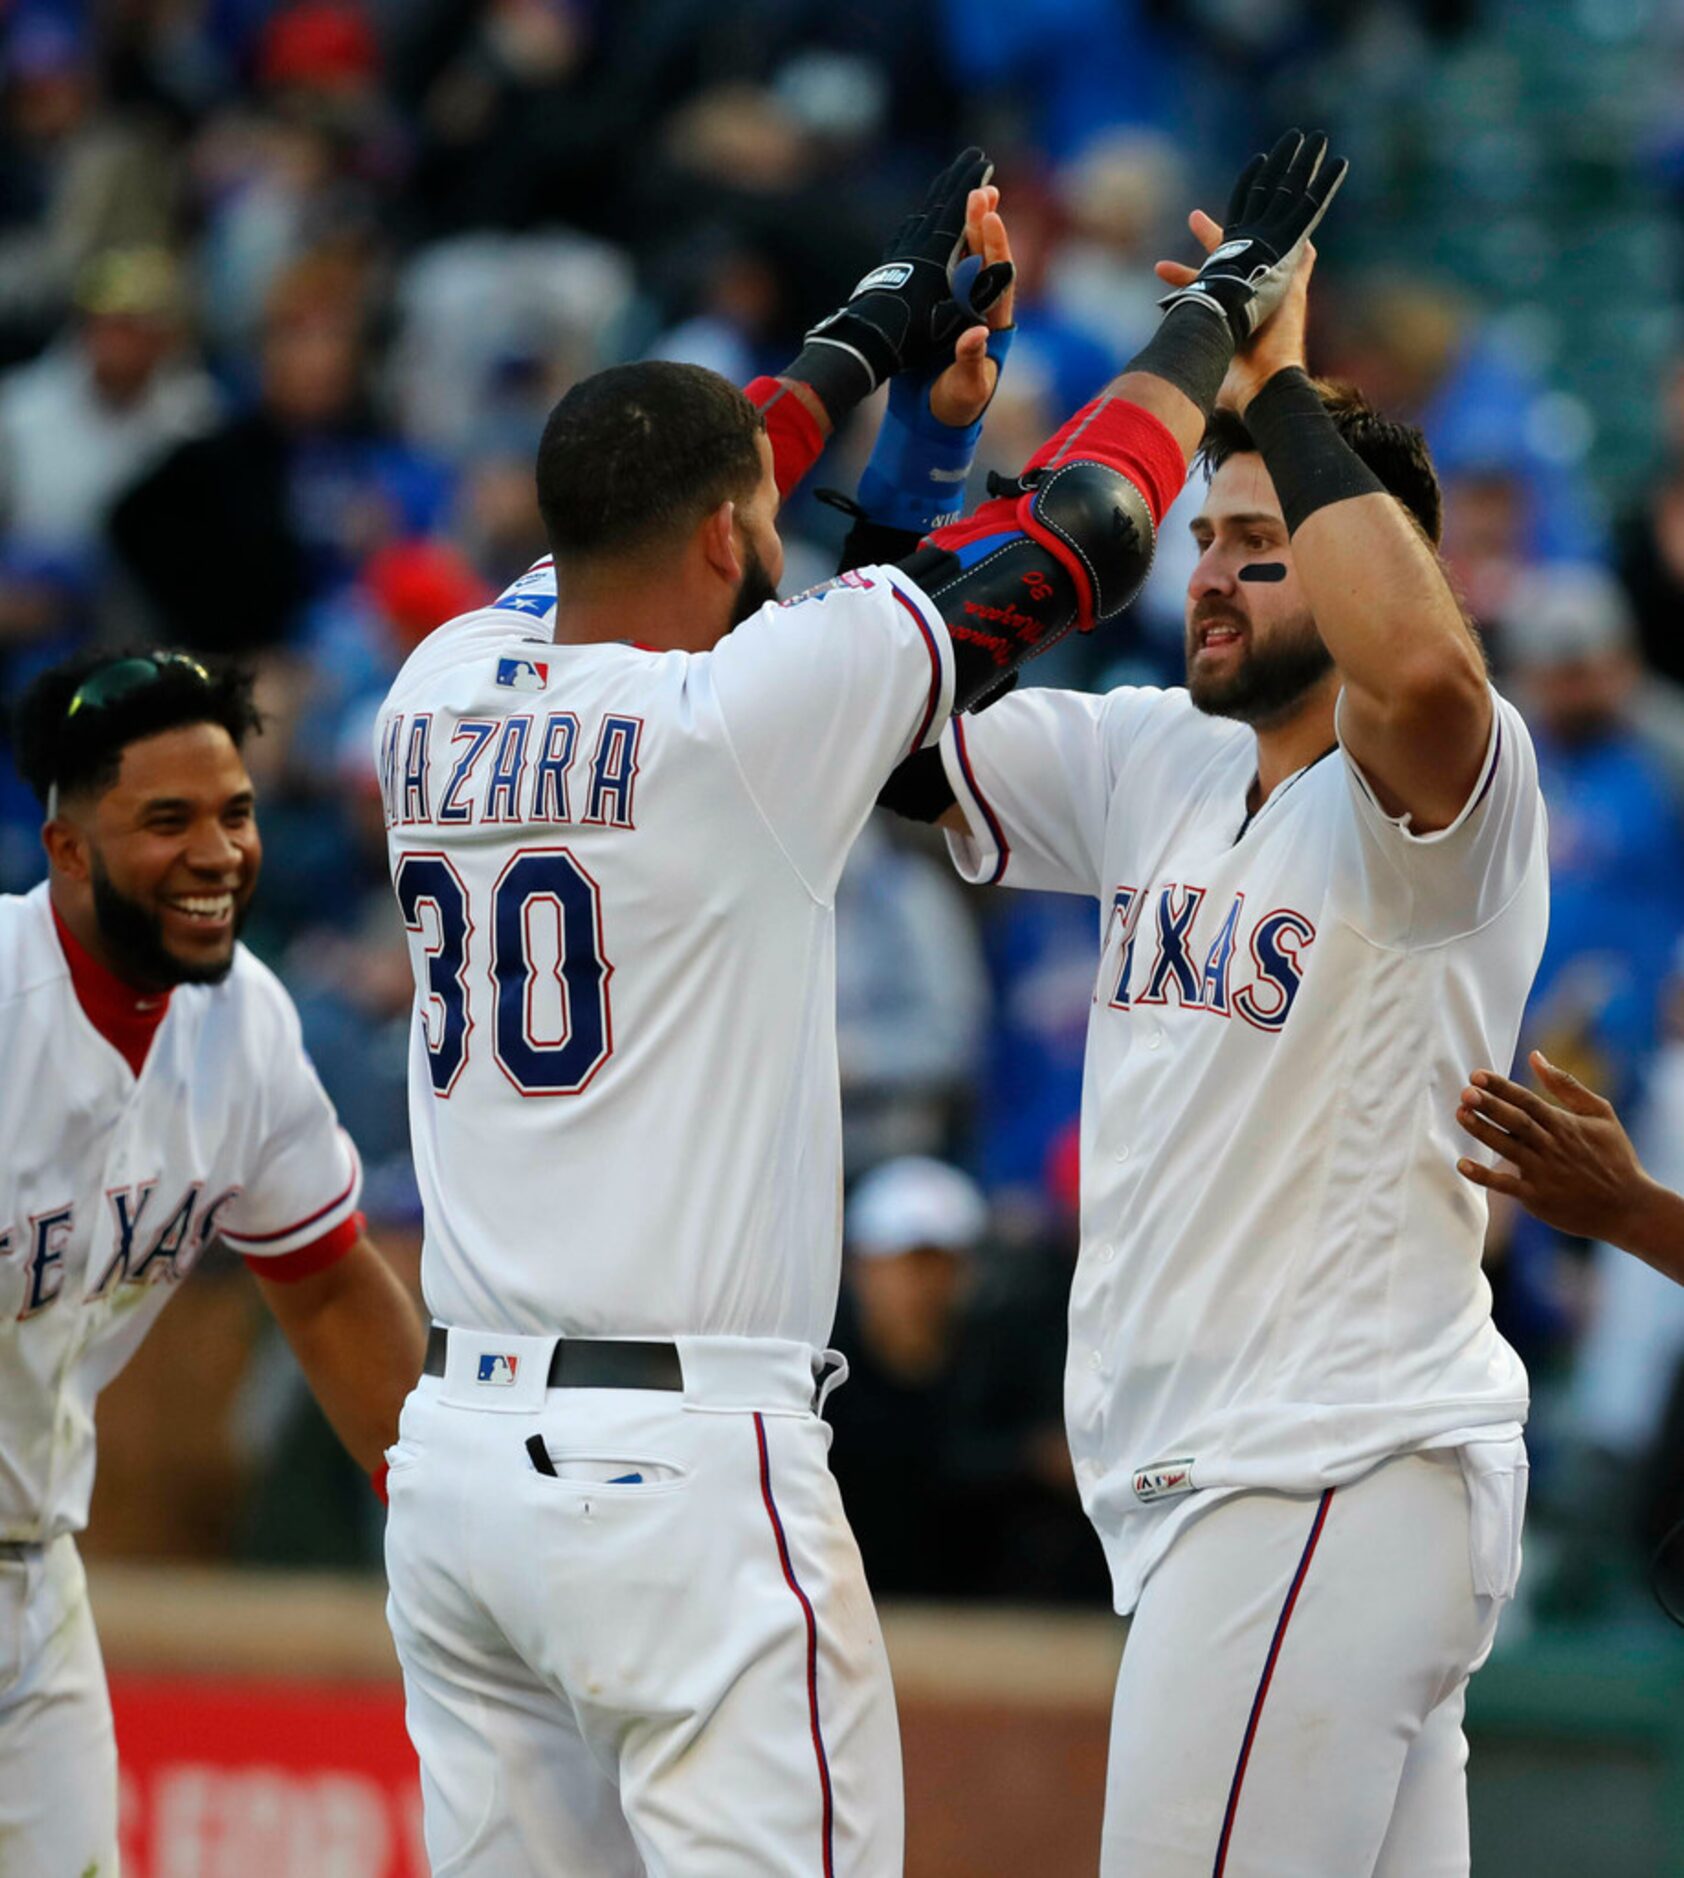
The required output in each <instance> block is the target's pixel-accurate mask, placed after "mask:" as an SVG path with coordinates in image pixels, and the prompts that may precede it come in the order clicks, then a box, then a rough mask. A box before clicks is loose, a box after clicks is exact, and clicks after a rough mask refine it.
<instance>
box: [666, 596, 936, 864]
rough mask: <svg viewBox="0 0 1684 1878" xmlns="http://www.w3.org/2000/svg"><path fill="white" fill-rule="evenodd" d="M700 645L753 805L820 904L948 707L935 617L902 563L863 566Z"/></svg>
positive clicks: (933, 734)
mask: <svg viewBox="0 0 1684 1878" xmlns="http://www.w3.org/2000/svg"><path fill="white" fill-rule="evenodd" d="M703 656H704V657H706V659H707V660H708V665H709V671H710V676H711V681H712V686H713V692H714V697H715V700H716V702H717V705H718V709H719V713H720V716H721V718H722V720H723V722H724V726H725V732H726V736H727V738H728V740H729V742H730V745H731V748H732V751H733V753H734V755H735V757H736V760H737V766H738V769H739V771H740V772H741V774H742V778H743V782H744V784H745V786H746V787H747V789H748V792H749V794H750V796H751V797H752V798H753V800H754V803H755V806H756V807H757V808H758V809H759V811H760V814H761V816H762V817H763V818H764V820H765V821H766V824H767V826H768V827H769V828H770V829H771V830H772V833H773V835H774V836H775V837H776V839H777V841H778V843H779V845H780V846H781V847H782V849H783V851H784V853H785V854H786V855H787V856H788V858H789V860H790V862H791V864H792V865H793V867H794V868H795V870H796V872H797V874H799V875H800V877H801V879H802V881H803V882H804V883H805V885H806V886H807V888H808V891H809V892H811V893H813V894H815V895H816V896H817V897H818V898H820V899H822V900H826V901H828V900H829V899H830V898H831V896H832V895H833V894H834V892H835V890H836V882H837V879H838V878H839V877H840V875H841V872H842V863H843V861H844V860H845V859H846V858H847V853H848V850H849V848H851V847H852V846H853V843H854V839H855V837H856V836H857V835H858V834H859V831H860V828H861V826H862V825H863V824H864V821H865V818H866V816H867V815H868V814H869V813H870V810H871V806H872V804H873V802H874V801H875V800H876V796H877V791H878V790H879V789H880V788H882V786H883V783H884V782H885V780H886V779H887V777H888V775H889V772H890V771H891V770H892V769H893V768H894V767H895V765H896V764H897V763H899V762H900V761H901V760H902V758H904V757H906V756H907V755H909V754H910V753H911V752H912V751H914V750H917V749H922V748H924V747H925V746H926V745H928V744H933V743H934V742H935V741H936V739H937V738H938V737H939V736H940V734H941V728H942V725H943V724H945V723H946V721H947V716H948V713H949V711H950V710H951V709H952V706H953V646H952V642H951V641H950V640H949V638H948V633H947V627H946V626H945V624H944V623H943V621H942V618H941V615H940V614H939V613H937V612H936V610H935V609H934V607H932V606H931V605H930V603H929V601H928V600H927V599H926V598H925V596H924V595H923V594H922V593H921V592H920V591H919V589H918V588H917V586H916V585H915V584H914V583H913V582H912V581H910V580H908V579H907V578H906V576H905V575H903V574H902V573H900V572H899V570H898V569H894V568H884V567H872V568H861V569H856V570H854V571H853V572H851V573H847V574H842V575H838V576H837V578H836V579H834V580H830V581H826V582H825V583H824V584H823V585H822V586H818V587H815V588H813V589H812V590H811V591H810V592H808V593H803V594H797V595H796V596H795V598H794V599H792V600H786V601H784V602H783V603H782V604H781V605H769V606H765V607H762V608H761V610H760V611H759V612H758V613H756V614H754V615H753V616H752V617H751V618H749V619H747V620H745V621H744V622H743V623H742V624H741V625H740V626H738V627H737V629H736V630H735V631H734V632H732V633H729V634H727V635H726V637H725V638H724V639H722V640H721V641H720V642H719V644H718V645H717V646H716V647H715V648H714V650H713V651H712V652H711V653H708V654H705V655H703Z"/></svg>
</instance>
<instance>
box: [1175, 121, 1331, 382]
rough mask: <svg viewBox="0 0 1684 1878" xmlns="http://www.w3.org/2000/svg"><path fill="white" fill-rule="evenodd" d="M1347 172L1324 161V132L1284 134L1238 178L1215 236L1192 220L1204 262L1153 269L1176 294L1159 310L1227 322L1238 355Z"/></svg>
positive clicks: (1280, 296)
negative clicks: (1185, 308)
mask: <svg viewBox="0 0 1684 1878" xmlns="http://www.w3.org/2000/svg"><path fill="white" fill-rule="evenodd" d="M1349 168H1350V165H1349V164H1348V163H1347V162H1346V160H1345V159H1344V158H1343V157H1332V158H1330V157H1329V156H1328V154H1327V137H1326V136H1325V134H1324V133H1323V132H1321V131H1316V132H1315V133H1313V134H1312V135H1311V136H1309V137H1306V136H1305V135H1304V134H1303V132H1302V131H1296V130H1289V131H1288V132H1287V133H1286V135H1285V136H1283V137H1282V138H1281V139H1280V140H1279V142H1277V143H1276V145H1275V147H1274V149H1273V150H1271V151H1270V152H1269V154H1268V155H1267V156H1261V155H1260V156H1254V157H1253V158H1252V159H1251V161H1250V162H1249V163H1248V164H1247V165H1246V166H1245V168H1244V169H1243V170H1242V171H1241V172H1240V176H1239V180H1238V181H1237V182H1236V183H1235V184H1234V189H1233V193H1232V195H1231V196H1230V197H1229V200H1228V214H1227V217H1226V219H1225V221H1224V222H1223V224H1222V226H1221V227H1220V228H1218V227H1217V225H1216V223H1214V222H1213V221H1211V219H1210V217H1209V216H1208V215H1202V214H1196V215H1195V216H1194V217H1193V218H1192V222H1193V232H1194V233H1195V234H1196V235H1197V236H1198V237H1199V239H1200V241H1201V242H1202V244H1203V245H1204V247H1205V250H1206V252H1207V255H1208V257H1209V258H1208V259H1207V260H1206V261H1205V264H1204V266H1203V267H1201V268H1199V269H1197V270H1196V271H1195V270H1194V269H1192V268H1189V267H1183V266H1182V265H1181V264H1180V263H1178V262H1160V263H1159V265H1158V275H1159V277H1160V279H1162V280H1163V281H1165V282H1166V283H1167V284H1168V285H1170V286H1172V287H1174V288H1175V289H1176V291H1175V292H1174V293H1172V294H1169V295H1168V296H1167V297H1166V298H1165V299H1164V300H1163V301H1162V303H1161V304H1162V305H1163V306H1164V308H1165V309H1166V310H1167V309H1168V308H1170V307H1172V306H1181V305H1184V304H1187V303H1192V304H1194V305H1197V306H1202V307H1205V308H1207V309H1208V310H1209V311H1210V312H1212V313H1213V314H1215V315H1216V317H1217V318H1219V319H1223V320H1226V321H1227V323H1228V328H1229V330H1230V331H1231V332H1232V333H1233V335H1234V344H1235V346H1236V347H1237V348H1243V347H1244V346H1245V345H1246V344H1247V343H1248V342H1249V341H1250V339H1251V336H1252V335H1253V334H1254V333H1255V332H1256V331H1257V329H1258V328H1259V327H1260V326H1261V325H1262V324H1263V323H1264V322H1265V321H1266V320H1267V319H1268V318H1269V316H1270V315H1271V314H1272V313H1274V312H1275V310H1276V309H1277V308H1278V307H1279V306H1280V304H1281V302H1282V301H1283V300H1284V299H1285V298H1286V293H1287V288H1288V286H1289V285H1290V283H1291V281H1292V279H1293V275H1294V273H1295V271H1296V269H1297V267H1298V264H1299V261H1300V259H1301V258H1302V256H1303V254H1304V250H1305V247H1306V245H1307V244H1308V242H1309V239H1310V236H1311V234H1312V233H1313V232H1314V231H1315V228H1316V225H1317V224H1318V223H1319V222H1320V221H1321V218H1322V217H1323V216H1324V215H1325V214H1326V213H1327V211H1328V206H1329V205H1330V204H1331V202H1332V201H1333V198H1334V196H1335V195H1336V194H1337V193H1338V191H1339V185H1340V184H1341V183H1342V182H1344V180H1345V173H1346V171H1347V170H1348V169H1349Z"/></svg>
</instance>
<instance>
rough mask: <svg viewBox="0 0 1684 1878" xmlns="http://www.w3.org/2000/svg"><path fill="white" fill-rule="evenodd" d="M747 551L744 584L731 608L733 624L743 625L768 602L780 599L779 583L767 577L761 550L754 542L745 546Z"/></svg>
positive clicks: (748, 542)
mask: <svg viewBox="0 0 1684 1878" xmlns="http://www.w3.org/2000/svg"><path fill="white" fill-rule="evenodd" d="M743 545H744V547H745V548H746V549H747V551H748V552H747V559H746V561H745V562H744V566H743V578H742V584H741V585H740V586H739V587H738V588H737V597H736V599H735V601H734V602H733V603H732V606H731V624H732V625H733V626H740V625H742V623H743V621H744V620H745V619H747V618H749V616H750V615H751V614H754V613H758V612H759V611H760V609H761V608H762V607H763V606H764V605H765V604H766V602H767V601H768V600H775V599H777V597H778V583H777V582H776V581H775V580H769V579H768V578H767V577H766V563H765V562H764V561H763V560H761V558H760V550H759V549H758V548H756V547H755V545H754V543H753V542H752V541H745V543H744V544H743Z"/></svg>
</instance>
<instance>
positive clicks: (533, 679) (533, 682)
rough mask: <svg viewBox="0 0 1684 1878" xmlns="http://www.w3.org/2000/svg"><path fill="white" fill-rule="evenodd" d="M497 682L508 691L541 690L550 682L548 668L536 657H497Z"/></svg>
mask: <svg viewBox="0 0 1684 1878" xmlns="http://www.w3.org/2000/svg"><path fill="white" fill-rule="evenodd" d="M497 682H498V684H500V685H502V686H504V687H505V688H506V689H507V690H509V691H542V690H543V689H544V687H545V686H546V685H547V684H548V683H549V682H550V668H549V666H548V665H545V664H542V663H541V662H540V661H539V660H537V659H499V660H498V661H497Z"/></svg>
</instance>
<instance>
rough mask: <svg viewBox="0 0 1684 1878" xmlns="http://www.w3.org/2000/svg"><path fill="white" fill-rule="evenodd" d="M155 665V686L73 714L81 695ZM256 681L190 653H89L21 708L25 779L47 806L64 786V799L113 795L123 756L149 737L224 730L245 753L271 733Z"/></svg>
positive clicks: (37, 685) (137, 687) (16, 724)
mask: <svg viewBox="0 0 1684 1878" xmlns="http://www.w3.org/2000/svg"><path fill="white" fill-rule="evenodd" d="M126 663H133V664H135V665H136V666H137V668H138V667H139V666H140V665H142V664H149V665H151V666H152V668H153V675H152V676H151V677H150V678H148V677H146V676H145V674H144V673H142V672H140V671H138V669H137V671H136V673H135V677H134V682H133V683H132V684H131V685H129V686H128V687H126V688H123V689H121V690H119V691H114V692H113V694H112V695H111V696H110V698H109V700H101V699H99V697H98V692H97V687H94V692H95V695H94V697H92V698H87V699H85V700H84V702H83V703H82V704H81V705H79V706H78V707H77V709H76V710H75V711H74V712H73V711H72V710H71V708H70V707H71V704H72V702H73V701H74V700H75V698H76V695H77V693H78V692H80V691H83V689H84V687H88V686H89V685H90V681H94V680H97V679H98V678H99V677H100V676H101V675H102V674H104V673H107V672H109V671H110V670H111V669H112V668H113V667H114V666H117V665H122V664H126ZM252 685H253V675H252V673H250V672H249V671H245V670H241V669H238V668H235V667H227V668H224V669H220V670H218V669H212V668H210V667H208V666H205V665H201V664H200V663H199V661H198V660H197V659H196V658H194V657H193V656H192V655H191V654H189V653H185V652H170V651H159V650H155V649H153V648H143V649H139V650H131V651H117V652H113V651H103V652H91V653H82V654H81V655H79V656H78V657H76V658H71V659H65V660H64V661H63V662H62V663H60V664H58V665H53V666H49V667H48V669H47V670H46V671H44V672H42V673H41V675H40V676H39V677H38V678H37V679H36V680H35V682H34V683H33V684H32V685H31V686H30V687H29V689H28V690H27V691H26V692H25V693H24V694H23V697H22V698H21V699H20V700H19V701H18V704H17V708H16V710H15V711H14V713H13V719H12V742H13V747H14V749H15V750H16V751H17V760H18V768H19V770H21V771H22V773H23V779H24V781H25V782H27V783H28V784H29V786H30V788H31V789H33V790H34V791H35V794H36V796H37V797H38V799H39V800H40V801H41V803H42V804H43V805H45V803H46V801H47V795H48V792H49V791H50V790H51V789H52V787H53V786H54V784H57V786H58V790H59V793H60V794H61V795H76V794H80V793H82V792H84V791H86V790H89V789H92V790H96V791H103V790H106V789H109V788H110V787H111V785H112V784H113V783H114V782H115V781H116V780H117V772H118V770H119V769H120V768H121V767H122V761H123V752H124V750H125V749H127V748H128V746H129V745H130V744H131V743H137V742H139V740H140V739H141V738H143V737H155V736H157V735H158V734H159V733H160V732H162V731H166V730H180V729H182V728H183V727H185V726H187V725H190V724H220V725H221V726H222V728H223V729H224V730H225V731H227V733H228V735H229V736H230V737H231V738H233V740H234V747H235V748H236V749H239V748H241V747H242V746H243V745H244V743H245V740H246V738H247V737H248V736H250V735H252V734H253V733H255V732H257V731H260V730H261V729H262V728H263V720H262V718H261V717H260V716H259V714H258V710H257V706H256V704H255V703H254V702H253V699H252Z"/></svg>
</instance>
